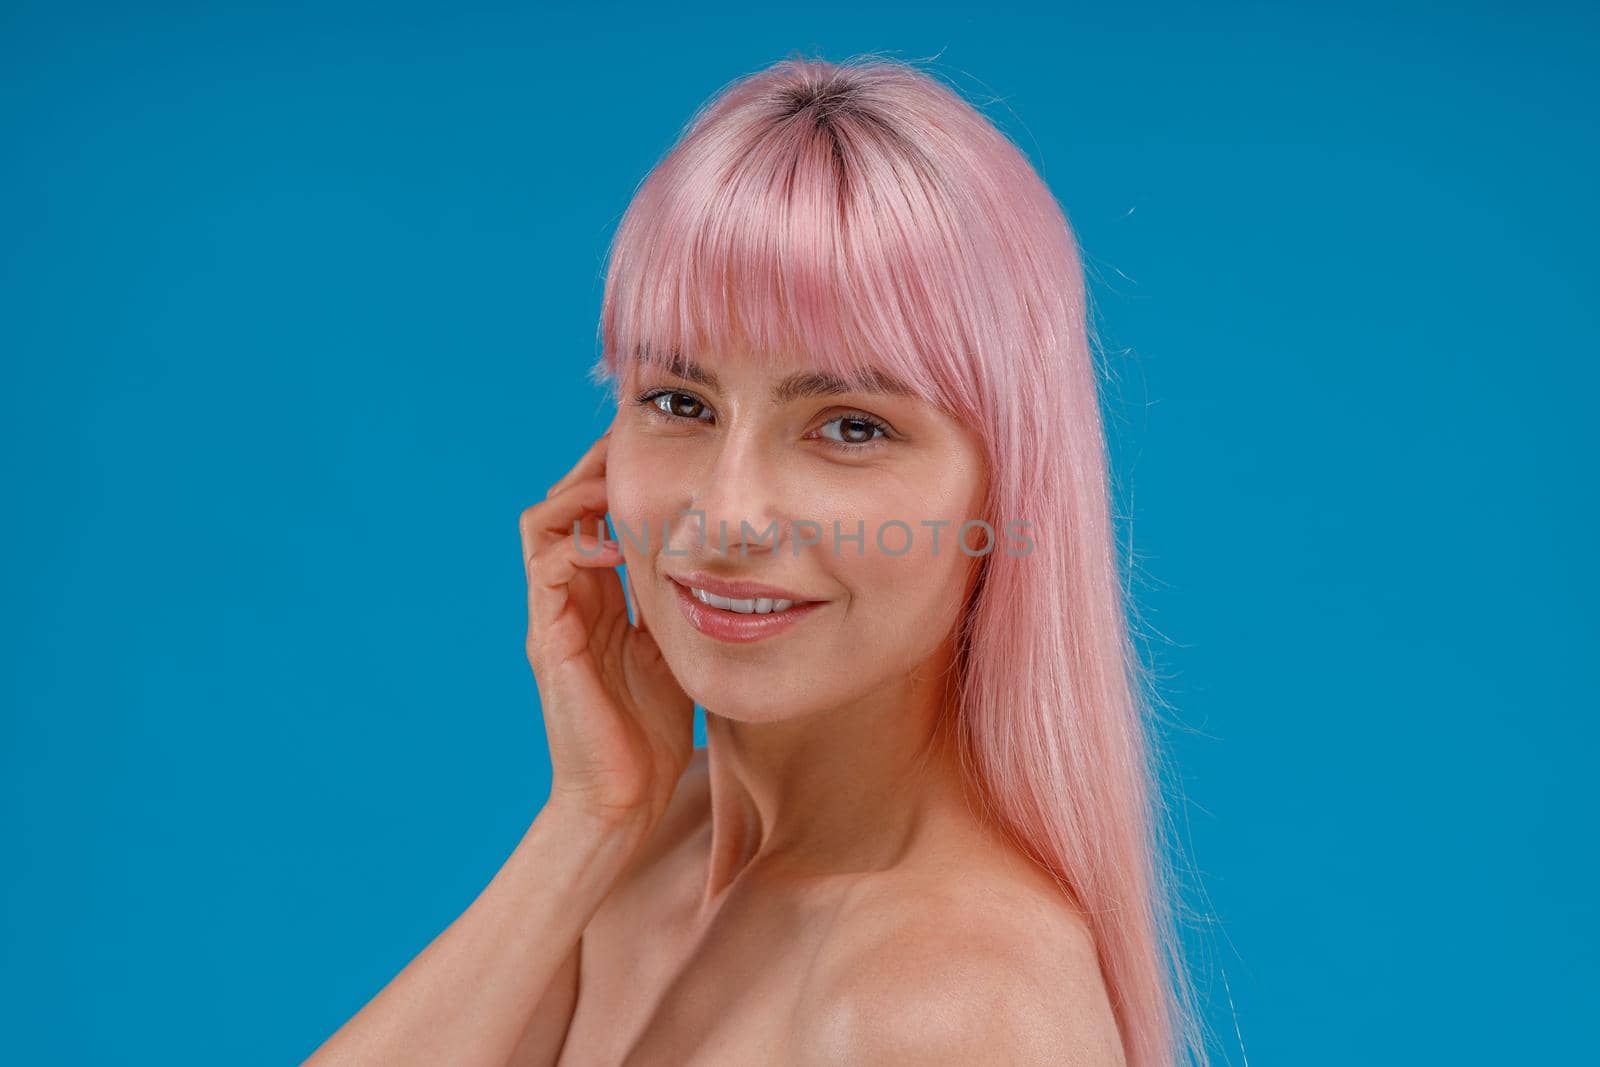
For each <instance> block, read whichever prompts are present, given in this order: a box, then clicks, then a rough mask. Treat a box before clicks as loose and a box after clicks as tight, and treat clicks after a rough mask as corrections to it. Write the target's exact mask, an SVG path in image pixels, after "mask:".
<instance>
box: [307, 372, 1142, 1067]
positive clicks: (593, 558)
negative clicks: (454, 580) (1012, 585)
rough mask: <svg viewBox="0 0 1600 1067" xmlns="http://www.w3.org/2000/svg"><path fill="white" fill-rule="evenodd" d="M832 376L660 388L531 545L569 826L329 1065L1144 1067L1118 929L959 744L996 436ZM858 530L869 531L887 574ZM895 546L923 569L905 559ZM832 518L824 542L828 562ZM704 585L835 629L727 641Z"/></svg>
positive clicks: (640, 379)
mask: <svg viewBox="0 0 1600 1067" xmlns="http://www.w3.org/2000/svg"><path fill="white" fill-rule="evenodd" d="M813 369H814V368H812V367H811V366H810V365H809V364H807V362H806V361H805V360H803V359H789V360H784V359H774V360H769V361H760V360H754V359H730V358H714V359H707V360H705V361H702V362H700V363H699V364H697V365H692V366H691V365H679V366H678V367H676V368H674V369H673V370H672V371H667V370H642V369H639V368H634V369H632V370H630V371H629V373H628V375H627V377H626V380H625V381H624V382H623V383H622V391H621V402H620V404H619V407H618V411H617V415H616V418H615V419H614V420H613V422H612V425H611V427H610V429H609V430H608V431H607V432H606V433H605V434H604V435H602V436H601V438H600V439H599V440H597V441H596V442H595V443H594V444H593V446H592V447H591V448H590V449H589V450H588V452H586V453H585V455H584V456H583V457H582V458H581V459H580V460H579V461H578V462H577V464H576V465H575V466H574V467H573V468H572V470H571V471H570V472H568V474H567V475H566V476H565V477H563V478H562V479H561V481H559V482H557V483H556V484H555V485H554V486H552V487H551V489H550V491H549V493H548V494H547V496H546V498H545V500H544V501H542V502H541V503H539V504H536V505H534V506H533V507H531V508H529V509H527V510H526V511H525V512H524V513H523V514H522V516H521V521H520V526H521V533H522V541H523V558H524V561H525V563H526V571H527V579H528V639H527V652H528V659H529V663H530V665H531V667H532V668H533V671H534V676H535V678H536V680H537V683H538V691H539V697H540V703H541V707H542V709H543V714H544V721H545V729H546V734H547V736H548V739H549V746H550V757H551V767H552V785H551V792H550V797H549V800H548V801H547V802H546V804H545V806H544V808H543V809H542V810H541V811H540V812H539V814H538V816H537V817H536V818H535V819H534V820H533V823H532V825H531V826H530V827H529V829H528V831H527V833H526V834H525V835H524V836H523V837H522V839H521V840H520V841H519V843H518V844H517V846H516V848H515V849H514V850H513V852H512V854H511V856H510V858H509V859H508V860H507V861H506V863H505V865H504V866H503V867H502V868H501V869H500V871H499V872H498V873H497V874H496V875H495V877H494V878H493V879H492V880H491V881H490V883H489V885H488V886H487V887H486V888H485V889H484V890H483V892H482V893H481V894H480V895H479V897H478V898H477V899H476V900H475V901H474V902H473V903H472V905H471V906H470V907H469V908H468V909H467V910H466V911H465V912H464V913H463V914H462V915H461V916H460V917H459V918H457V919H456V920H455V922H453V923H452V924H451V925H450V926H449V927H448V928H447V929H446V930H445V931H444V932H443V933H441V934H440V935H439V936H438V938H436V939H435V940H434V941H433V942H432V943H431V944H430V945H428V946H427V948H426V949H424V950H423V952H422V953H421V954H419V955H418V956H417V957H416V959H414V960H413V961H412V962H411V963H410V964H409V965H408V966H407V967H406V968H405V969H404V970H402V971H401V972H400V974H399V975H397V976H396V977H395V978H394V979H393V980H392V981H391V982H390V983H389V984H388V985H387V986H385V987H384V989H383V990H381V991H380V992H379V993H378V995H377V996H375V997H374V998H373V999H372V1000H371V1001H370V1002H369V1003H368V1004H367V1005H366V1006H365V1007H363V1008H362V1009H361V1011H360V1012H358V1013H357V1014H356V1015H355V1016H354V1017H353V1018H351V1019H350V1020H349V1021H348V1022H347V1023H345V1025H344V1026H343V1027H341V1028H340V1029H339V1030H338V1031H337V1032H336V1033H335V1034H334V1035H332V1036H331V1037H330V1038H329V1039H328V1040H327V1041H326V1042H325V1043H324V1044H323V1045H322V1047H321V1048H319V1049H318V1050H317V1051H316V1053H315V1054H314V1055H313V1056H312V1057H311V1058H310V1059H309V1060H308V1061H307V1063H309V1064H312V1065H316V1067H324V1065H332V1064H357V1063H359V1064H385V1065H389V1064H413V1063H415V1064H423V1063H427V1064H435V1063H445V1062H448V1063H451V1064H460V1065H475V1064H482V1065H486V1067H488V1065H494V1067H501V1065H506V1064H516V1065H534V1064H538V1065H548V1064H556V1063H560V1064H562V1065H612V1064H647V1063H674V1064H678V1063H704V1064H724V1063H726V1064H754V1063H761V1064H780V1065H796V1067H799V1065H810V1064H830V1065H833V1064H862V1065H866V1064H883V1063H897V1064H898V1063H913V1064H952V1065H954V1064H960V1065H969V1064H989V1063H993V1064H1052V1065H1085V1067H1091V1065H1092V1067H1112V1065H1116V1064H1121V1063H1123V1057H1122V1052H1121V1047H1120V1042H1119V1040H1118V1035H1117V1030H1116V1025H1115V1022H1114V1020H1113V1016H1112V1013H1111V1007H1110V1003H1109V1000H1108V998H1107V994H1106V988H1105V985H1104V983H1103V981H1102V979H1101V975H1100V970H1099V964H1098V962H1097V958H1096V953H1095V947H1094V942H1093V938H1092V936H1091V934H1090V932H1089V927H1088V925H1087V923H1086V922H1085V920H1084V918H1083V917H1082V916H1081V915H1079V914H1077V913H1076V912H1075V911H1074V910H1073V909H1072V907H1071V905H1070V903H1069V902H1068V900H1067V898H1066V897H1065V896H1064V895H1063V894H1062V893H1061V892H1060V890H1059V889H1058V888H1057V886H1056V885H1055V884H1054V882H1053V881H1052V880H1051V879H1050V877H1049V876H1048V875H1047V874H1046V873H1045V872H1043V871H1042V870H1040V869H1039V868H1038V867H1037V866H1036V865H1034V864H1033V863H1032V862H1030V861H1029V860H1027V859H1026V858H1025V857H1024V856H1023V855H1022V854H1021V853H1020V852H1019V851H1018V850H1017V849H1016V848H1015V847H1014V846H1013V845H1011V844H1010V843H1009V842H1007V841H1006V840H1004V839H1003V838H1002V837H1001V836H1000V835H998V834H996V833H994V832H993V831H991V830H990V829H988V828H987V827H985V825H984V824H983V822H982V821H981V820H980V819H979V818H978V817H977V815H976V814H975V802H974V801H973V800H972V798H971V797H970V796H969V795H968V792H967V789H966V785H965V780H964V778H963V776H962V775H961V774H960V772H959V766H958V761H957V757H956V755H955V752H954V749H953V747H952V745H951V744H950V742H949V739H948V738H947V737H946V736H945V734H944V733H943V732H941V731H939V730H938V729H936V724H937V723H938V722H939V721H940V717H941V713H944V712H947V711H948V710H949V709H950V707H951V701H952V700H953V687H952V685H951V680H952V679H953V677H954V675H953V670H952V668H953V662H954V650H955V643H954V627H955V624H956V621H957V618H958V616H959V612H960V609H961V606H962V604H963V603H964V602H965V598H966V596H967V594H968V593H969V592H970V590H971V588H972V582H973V581H974V579H975V577H976V575H977V567H978V565H979V563H980V561H979V560H978V559H977V558H976V557H974V556H969V555H967V554H966V553H963V552H961V551H959V550H958V546H957V545H956V543H955V541H954V537H955V531H956V530H957V529H958V528H959V527H960V524H961V522H962V521H964V520H965V519H968V518H972V517H975V516H978V515H980V514H981V513H982V512H981V505H982V501H983V496H984V492H985V490H986V486H987V482H986V474H985V471H984V469H983V463H982V453H981V450H980V447H979V444H978V442H977V439H976V438H975V437H974V436H973V435H972V434H971V433H970V432H969V431H968V430H967V429H966V428H965V427H963V426H962V425H961V424H960V423H958V422H957V421H956V420H955V419H954V418H952V417H951V416H949V415H948V414H947V413H945V412H943V411H940V410H938V409H936V408H934V407H932V406H930V405H928V404H925V403H924V402H922V401H920V400H917V399H914V398H912V397H910V396H907V395H902V394H897V393H894V392H892V391H890V392H883V391H874V390H871V389H865V388H862V387H861V386H860V384H859V383H835V384H842V385H844V391H831V392H822V391H820V390H821V389H822V388H823V385H826V383H823V385H819V383H817V382H816V381H815V380H814V379H813V380H811V381H810V382H802V381H801V376H803V375H805V374H807V373H809V372H811V371H812V370H813ZM797 384H806V385H808V386H809V388H807V389H797V388H795V386H796V385H797ZM785 385H788V386H789V387H790V388H789V389H788V390H787V391H785V390H784V389H783V388H781V387H782V386H785ZM652 394H653V395H652ZM691 510H692V511H697V512H699V515H700V517H698V518H696V517H692V516H689V515H685V512H686V511H691ZM608 512H609V514H610V515H611V518H612V521H613V524H614V525H615V526H616V527H617V530H618V532H619V534H620V533H623V531H624V530H627V531H631V532H632V533H631V536H630V535H628V534H624V535H623V536H622V538H621V544H609V543H607V542H605V541H603V540H602V539H601V536H600V535H602V534H603V533H604V526H603V517H604V516H605V515H606V514H607V513H608ZM834 519H838V520H839V521H840V523H841V529H842V530H843V531H844V532H846V533H853V532H855V530H856V529H857V525H856V524H857V521H858V520H862V521H864V523H865V529H866V531H867V534H866V538H865V543H864V545H862V546H861V549H862V550H861V551H860V552H859V554H858V551H857V545H856V543H855V542H853V541H851V542H842V543H841V544H840V545H839V546H838V547H837V548H836V545H835V542H834V541H833V538H832V533H831V523H832V520H834ZM890 519H896V520H900V521H902V522H905V523H907V524H908V525H909V526H910V527H911V528H912V530H913V532H914V533H913V537H912V538H911V539H910V545H909V547H908V548H907V549H906V550H905V551H895V550H899V549H900V547H901V545H902V544H903V543H905V541H906V539H905V537H904V536H903V534H900V533H894V532H891V533H886V535H885V539H886V543H887V546H888V549H889V550H890V551H885V550H882V549H881V547H880V546H879V545H878V544H877V543H875V538H874V532H875V531H876V530H877V529H878V528H879V527H880V526H881V525H882V524H883V523H884V522H886V521H887V520H890ZM741 521H742V522H743V523H744V525H743V526H741ZM801 521H809V522H816V523H819V524H820V525H821V526H822V527H823V528H824V530H825V531H827V533H826V534H825V535H824V536H823V537H822V538H821V541H820V543H818V544H815V545H804V546H799V547H797V544H796V543H797V541H798V540H799V538H797V536H796V535H797V532H798V531H799V529H800V527H799V526H798V525H797V523H799V522H801ZM925 521H926V522H929V523H940V522H944V523H946V525H944V526H942V527H940V531H941V532H940V537H941V540H940V541H939V543H938V544H937V546H935V545H934V543H933V541H932V528H931V527H926V526H923V525H921V524H922V523H923V522H925ZM574 523H577V524H579V529H580V530H582V531H585V532H582V533H580V534H578V535H576V536H575V535H574V532H573V531H574ZM774 524H775V526H774ZM719 528H721V529H725V530H726V531H727V533H726V535H724V536H722V537H720V538H719V536H718V530H719ZM772 529H776V531H777V536H776V537H775V538H774V537H772V536H771V535H770V533H768V531H770V530H772ZM588 531H593V532H588ZM645 531H648V535H646V534H645ZM758 535H765V536H758ZM982 542H983V537H982V535H981V534H978V533H977V532H976V531H973V536H972V537H970V538H969V546H970V547H972V548H973V549H974V550H976V549H977V548H979V547H981V545H982ZM996 550H998V548H997V549H996ZM891 552H894V554H891ZM622 563H626V564H627V585H628V587H629V588H628V593H629V594H631V598H632V602H633V605H634V615H635V622H633V623H630V622H629V619H628V612H627V599H626V598H625V594H624V582H623V577H622V575H621V574H620V573H619V572H618V571H617V570H616V567H617V566H618V564H622ZM695 572H698V573H703V574H710V575H712V576H714V577H719V578H723V579H726V580H730V581H731V580H741V579H743V580H750V581H758V582H764V583H767V584H769V585H775V586H779V587H781V588H785V589H789V590H793V591H796V592H799V593H801V594H803V596H804V597H805V598H806V599H812V600H820V601H823V602H824V603H823V605H822V607H821V608H820V609H818V610H816V611H814V612H813V613H812V614H811V616H810V617H809V618H807V619H805V620H803V621H801V622H800V623H799V624H798V625H796V626H795V627H793V628H791V629H790V630H788V631H787V632H785V633H782V634H779V635H776V636H774V637H770V638H767V639H766V640H763V641H759V642H755V643H752V644H744V645H736V644H730V643H728V642H724V641H720V640H717V639H715V638H713V637H710V636H708V635H706V634H703V633H701V632H700V631H698V630H697V629H695V628H694V627H693V626H692V625H691V624H690V622H689V620H688V619H687V618H686V617H685V615H684V613H683V612H682V611H681V610H680V608H679V605H678V601H677V597H678V595H679V594H678V592H677V591H676V589H675V587H674V584H673V578H672V576H673V575H678V576H682V575H686V574H689V573H695ZM696 702H699V703H701V704H702V705H704V706H705V707H707V708H708V709H709V710H708V712H707V715H706V725H707V739H708V744H707V747H706V748H704V749H698V750H697V749H695V748H694V747H693V708H694V704H695V703H696Z"/></svg>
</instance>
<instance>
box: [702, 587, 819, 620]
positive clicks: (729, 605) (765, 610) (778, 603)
mask: <svg viewBox="0 0 1600 1067" xmlns="http://www.w3.org/2000/svg"><path fill="white" fill-rule="evenodd" d="M690 592H692V593H693V594H694V598H695V599H696V600H698V601H700V603H702V604H710V605H711V606H712V607H714V608H721V609H722V610H723V611H736V612H738V613H739V614H740V615H770V614H772V613H773V612H774V611H787V610H789V609H790V608H792V607H794V601H792V600H776V599H773V598H772V597H764V596H763V597H755V598H752V599H749V600H732V599H730V598H728V597H725V596H717V594H715V593H708V592H706V591H705V590H704V589H690Z"/></svg>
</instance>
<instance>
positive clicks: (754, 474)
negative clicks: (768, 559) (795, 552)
mask: <svg viewBox="0 0 1600 1067" xmlns="http://www.w3.org/2000/svg"><path fill="white" fill-rule="evenodd" d="M746 429H750V428H746ZM709 449H710V450H709V452H708V454H707V456H706V459H705V462H704V463H703V464H700V465H698V469H696V470H695V471H693V472H692V474H691V475H690V477H689V479H688V490H689V491H688V493H687V494H686V502H685V505H684V510H685V511H686V512H688V513H689V514H686V515H685V516H683V517H682V518H681V519H680V534H679V536H677V537H675V538H674V541H675V542H677V541H685V542H687V543H684V544H675V545H674V548H675V549H677V550H679V551H683V550H687V551H689V552H692V553H693V554H695V555H698V556H703V557H717V556H732V557H735V558H738V557H739V556H742V555H743V556H755V555H771V554H773V553H775V552H776V551H777V549H778V547H779V546H780V545H782V544H784V542H785V540H786V539H787V537H788V536H789V526H790V519H789V516H788V515H787V513H786V511H785V509H784V508H783V507H782V505H781V503H780V501H779V495H780V492H781V489H780V478H779V477H778V470H777V469H776V467H777V464H775V463H774V461H773V457H771V456H769V455H767V454H766V452H765V451H764V450H763V447H762V444H761V441H760V440H759V439H758V438H757V436H756V434H754V433H752V432H730V433H727V434H723V435H721V436H720V437H719V438H718V439H717V441H716V442H715V443H714V444H712V445H710V446H709ZM663 473H666V472H663Z"/></svg>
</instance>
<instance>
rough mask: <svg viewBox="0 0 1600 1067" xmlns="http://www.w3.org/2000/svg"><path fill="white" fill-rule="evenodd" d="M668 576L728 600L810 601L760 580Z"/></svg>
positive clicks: (688, 575) (706, 575)
mask: <svg viewBox="0 0 1600 1067" xmlns="http://www.w3.org/2000/svg"><path fill="white" fill-rule="evenodd" d="M667 577H668V578H671V579H672V580H673V581H675V582H677V583H678V584H679V585H683V586H688V587H689V588H691V589H704V590H705V591H706V592H708V593H715V594H716V595H717V596H725V597H727V598H728V599H729V600H754V599H755V598H757V597H768V598H770V599H772V600H793V601H795V602H796V603H800V602H804V601H810V600H811V599H812V598H811V597H804V596H801V595H800V594H799V593H791V592H789V591H788V590H787V589H779V588H778V587H777V586H775V585H762V584H761V583H760V582H725V581H723V580H722V579H721V578H713V577H712V576H711V575H709V574H700V573H696V574H669V575H667Z"/></svg>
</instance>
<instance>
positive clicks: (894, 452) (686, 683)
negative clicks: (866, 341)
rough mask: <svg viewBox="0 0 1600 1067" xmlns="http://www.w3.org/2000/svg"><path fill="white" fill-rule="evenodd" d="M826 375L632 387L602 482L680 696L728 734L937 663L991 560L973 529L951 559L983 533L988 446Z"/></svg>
mask: <svg viewBox="0 0 1600 1067" xmlns="http://www.w3.org/2000/svg"><path fill="white" fill-rule="evenodd" d="M808 376H809V379H810V380H807V377H808ZM818 377H819V373H818V370H817V368H816V367H815V366H814V365H812V364H809V363H807V362H805V361H803V360H793V361H778V360H766V359H753V358H745V359H740V358H724V357H717V356H702V357H699V358H698V359H697V360H696V361H695V362H693V363H679V364H677V365H676V366H675V367H674V368H673V369H672V370H671V371H666V370H654V369H641V368H639V367H634V368H632V369H631V370H630V371H629V372H628V374H627V376H626V378H625V379H624V381H623V383H622V386H623V389H622V399H621V403H620V407H619V410H618V414H617V418H616V421H615V423H614V424H613V426H612V431H611V433H612V439H611V443H610V445H609V446H608V450H607V451H608V455H607V462H606V470H607V475H606V478H607V485H608V498H609V506H610V511H611V517H612V522H613V524H614V525H615V526H616V527H617V533H618V536H619V538H620V539H621V540H622V544H623V552H624V556H625V559H626V562H627V567H628V574H629V576H630V579H631V581H632V585H633V588H634V592H635V595H636V597H637V598H638V605H639V609H640V610H641V611H642V612H643V614H644V618H645V620H646V622H647V623H648V625H649V627H650V630H651V632H652V633H653V634H654V635H655V638H656V641H657V643H658V644H659V645H660V647H661V650H662V653H663V655H664V656H665V657H666V660H667V663H668V665H669V666H670V667H671V668H672V671H673V673H674V674H675V675H676V676H677V678H678V681H679V682H680V683H681V684H682V685H683V688H684V690H685V692H687V693H688V694H689V695H690V696H691V697H693V698H694V699H695V701H697V702H698V703H700V704H702V705H704V706H706V707H708V708H710V709H712V710H713V711H715V712H716V713H717V714H718V715H721V716H724V717H727V718H731V719H736V720H741V721H747V722H764V721H774V720H778V719H785V718H791V717H795V716H799V715H804V714H807V713H808V712H811V711H816V710H820V709H824V708H830V707H839V706H841V705H843V704H846V703H848V702H850V701H852V700H858V699H870V698H871V696H872V695H873V694H874V693H878V692H881V691H882V690H883V689H884V687H886V686H893V685H895V684H896V683H897V682H898V681H900V680H903V679H904V678H906V677H907V676H909V675H911V674H912V672H915V671H917V670H919V669H920V668H923V667H924V666H925V665H927V664H929V663H930V662H942V661H941V660H940V659H939V658H938V657H939V656H940V655H941V654H942V653H943V652H944V651H946V650H947V644H946V643H947V641H948V640H949V638H950V636H951V634H952V632H953V629H954V627H955V624H956V621H957V616H958V613H959V612H960V610H961V607H962V605H963V603H964V601H965V597H966V595H967V592H968V590H969V588H970V586H969V583H970V582H971V581H972V580H973V579H974V578H975V576H976V571H977V567H978V566H979V565H980V564H981V562H982V560H981V558H979V556H978V555H977V554H976V553H980V552H981V551H982V550H983V548H984V545H985V544H986V543H987V538H986V535H985V534H984V533H983V531H982V530H981V529H979V528H975V527H974V528H969V529H968V531H967V534H968V536H967V539H966V542H965V543H966V544H967V546H968V551H966V552H964V551H962V549H961V547H960V545H959V544H958V541H957V538H958V536H960V531H961V528H962V524H963V523H964V522H966V521H967V520H969V519H979V518H982V517H983V516H982V514H981V512H980V511H979V510H978V509H979V508H980V506H981V504H982V500H983V493H984V489H985V480H984V479H985V472H984V469H983V466H984V465H983V458H982V452H981V446H980V443H979V441H978V439H977V437H976V436H975V435H974V434H972V433H971V432H970V431H968V430H967V429H966V428H965V427H963V426H962V425H961V424H959V423H958V422H957V421H956V420H955V419H954V418H953V417H951V416H950V415H948V414H946V413H944V412H943V411H941V410H939V409H937V408H935V407H933V406H932V405H930V404H927V403H925V402H923V401H921V400H918V399H916V398H913V397H911V396H909V395H904V394H896V393H894V392H886V391H880V390H878V389H875V388H873V387H872V386H867V387H865V388H863V386H862V383H853V382H852V383H845V382H838V381H836V380H835V381H832V382H829V381H818V380H817V378H818ZM839 386H844V387H845V388H846V389H847V390H848V391H835V390H836V389H837V387H839ZM836 534H837V536H836ZM858 534H859V535H860V536H857V535H858ZM994 550H998V546H995V548H994ZM969 552H971V553H974V554H968V553H969ZM695 590H698V591H699V592H696V591H695ZM719 594H721V595H720V596H719ZM785 601H793V602H795V603H793V604H792V605H791V606H788V607H785V604H784V602H785ZM752 609H753V610H752ZM767 609H774V610H770V611H769V610H767Z"/></svg>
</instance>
